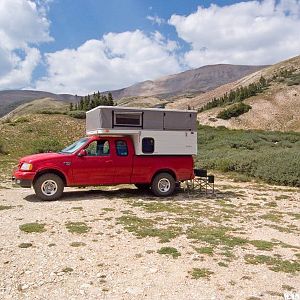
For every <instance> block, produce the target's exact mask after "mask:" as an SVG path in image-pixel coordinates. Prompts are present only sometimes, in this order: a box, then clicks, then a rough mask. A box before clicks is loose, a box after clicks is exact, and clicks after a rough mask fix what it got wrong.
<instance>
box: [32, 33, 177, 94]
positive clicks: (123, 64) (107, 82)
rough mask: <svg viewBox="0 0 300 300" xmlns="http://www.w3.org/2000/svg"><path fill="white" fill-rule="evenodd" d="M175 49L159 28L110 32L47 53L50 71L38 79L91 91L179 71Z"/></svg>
mask: <svg viewBox="0 0 300 300" xmlns="http://www.w3.org/2000/svg"><path fill="white" fill-rule="evenodd" d="M175 49H176V43H175V44H174V42H172V41H169V40H167V39H165V38H164V37H163V36H162V35H161V34H160V33H159V32H155V33H154V34H152V35H150V36H147V35H146V34H145V33H143V32H142V31H140V30H136V31H132V32H130V31H127V32H122V33H108V34H106V35H104V36H103V38H102V39H100V40H89V41H86V42H85V43H84V44H83V45H81V46H80V47H79V48H77V49H64V50H62V51H57V52H55V53H48V54H46V62H47V65H48V74H47V76H46V77H44V78H42V79H40V80H39V81H37V82H36V89H41V90H50V91H53V92H57V93H60V92H61V93H74V94H87V93H91V92H93V91H97V90H101V91H103V90H111V89H117V88H122V87H124V86H128V85H131V84H133V83H135V82H140V81H143V80H147V79H153V78H156V77H159V76H163V75H167V74H172V73H176V72H179V71H180V70H181V68H180V65H179V63H178V60H177V58H176V55H175V54H174V50H175Z"/></svg>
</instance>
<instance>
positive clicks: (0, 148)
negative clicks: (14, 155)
mask: <svg viewBox="0 0 300 300" xmlns="http://www.w3.org/2000/svg"><path fill="white" fill-rule="evenodd" d="M7 153H8V152H7V151H6V149H5V146H4V143H3V142H2V141H1V140H0V154H4V155H6V154H7Z"/></svg>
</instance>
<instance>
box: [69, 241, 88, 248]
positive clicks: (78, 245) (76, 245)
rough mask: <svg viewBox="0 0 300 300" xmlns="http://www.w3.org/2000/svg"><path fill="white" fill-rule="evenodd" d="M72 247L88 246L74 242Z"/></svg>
mask: <svg viewBox="0 0 300 300" xmlns="http://www.w3.org/2000/svg"><path fill="white" fill-rule="evenodd" d="M70 246H71V247H82V246H86V244H85V243H83V242H72V243H71V244H70Z"/></svg>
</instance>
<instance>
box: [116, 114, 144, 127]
mask: <svg viewBox="0 0 300 300" xmlns="http://www.w3.org/2000/svg"><path fill="white" fill-rule="evenodd" d="M114 126H130V127H142V112H115V113H114Z"/></svg>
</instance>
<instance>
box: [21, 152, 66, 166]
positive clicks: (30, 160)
mask: <svg viewBox="0 0 300 300" xmlns="http://www.w3.org/2000/svg"><path fill="white" fill-rule="evenodd" d="M65 155H66V154H59V153H55V152H49V153H39V154H33V155H28V156H24V157H22V158H21V160H20V161H21V162H28V163H33V162H36V161H42V160H48V159H52V158H57V157H63V156H65Z"/></svg>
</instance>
